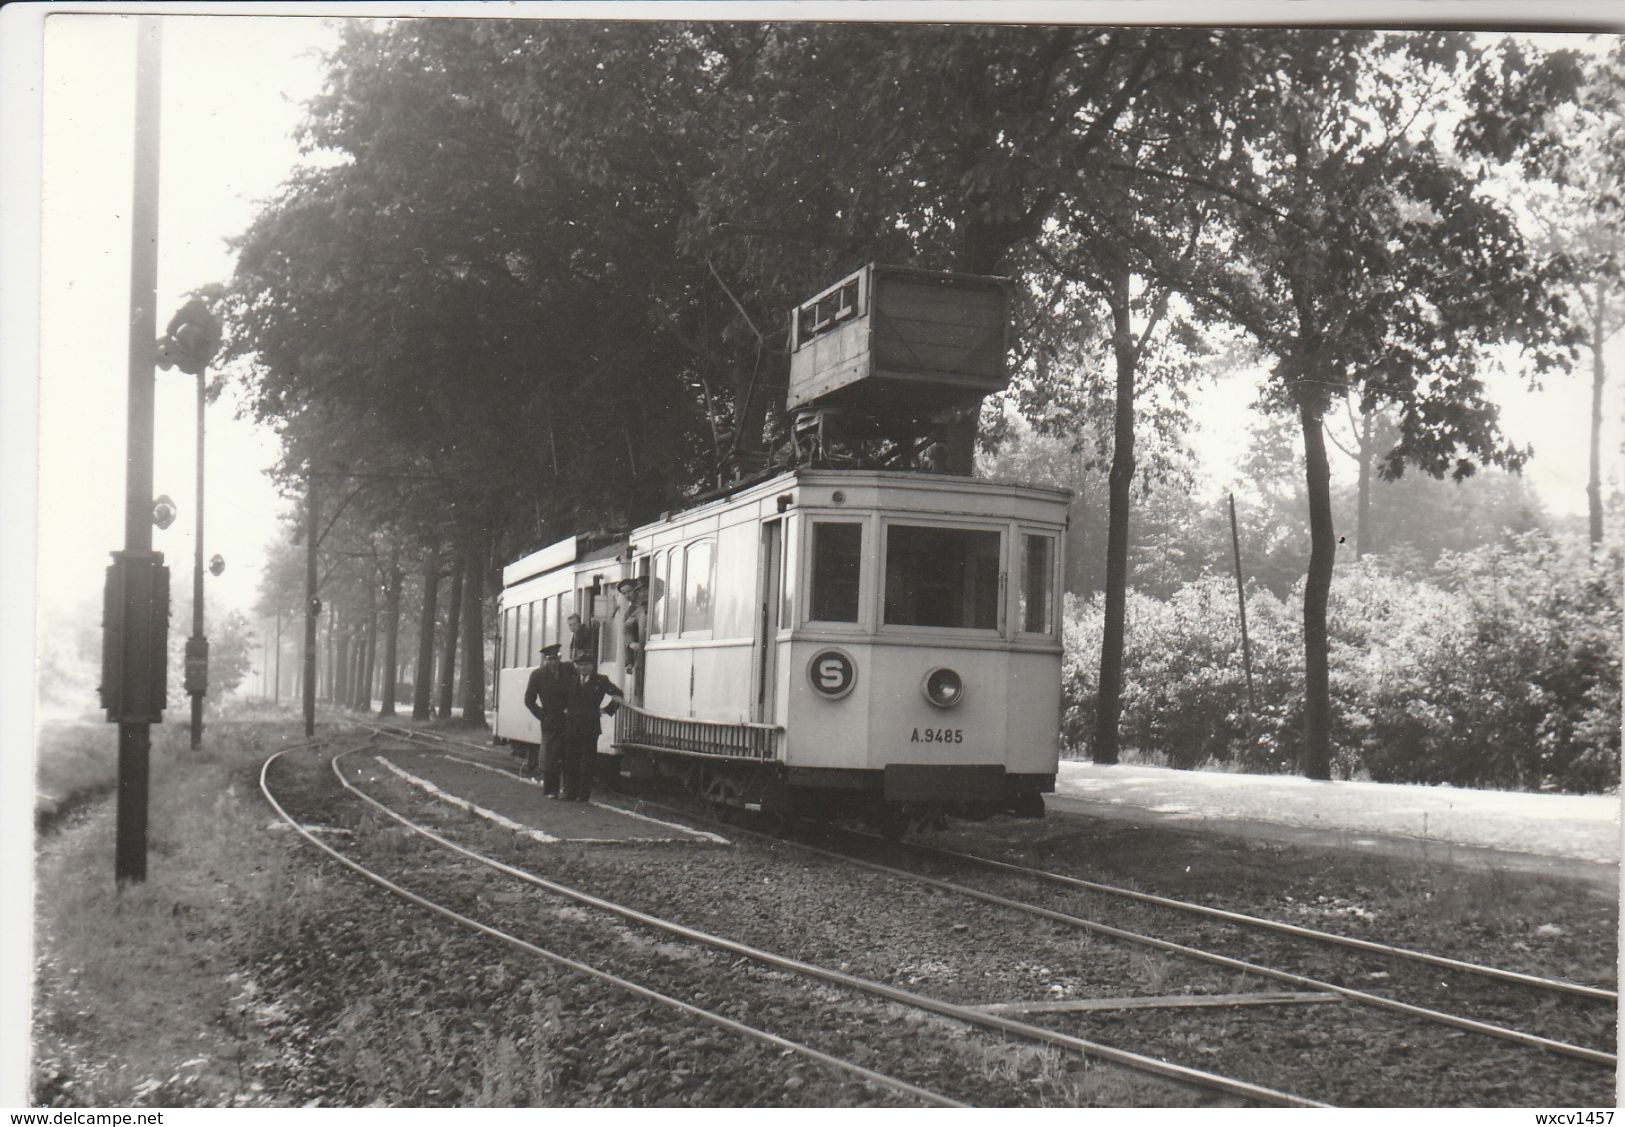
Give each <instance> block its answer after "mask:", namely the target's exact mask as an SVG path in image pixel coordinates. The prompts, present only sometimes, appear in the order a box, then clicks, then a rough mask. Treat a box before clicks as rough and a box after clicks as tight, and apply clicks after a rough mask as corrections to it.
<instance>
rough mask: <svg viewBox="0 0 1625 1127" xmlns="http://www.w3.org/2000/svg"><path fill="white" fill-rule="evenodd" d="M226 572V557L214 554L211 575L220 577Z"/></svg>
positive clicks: (210, 566)
mask: <svg viewBox="0 0 1625 1127" xmlns="http://www.w3.org/2000/svg"><path fill="white" fill-rule="evenodd" d="M225 570H226V560H225V557H223V556H221V555H220V553H219V552H216V553H215V554H214V556H213V558H212V559H210V560H209V574H210V575H219V574H220V573H221V572H222V571H225Z"/></svg>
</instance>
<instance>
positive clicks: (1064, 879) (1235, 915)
mask: <svg viewBox="0 0 1625 1127" xmlns="http://www.w3.org/2000/svg"><path fill="white" fill-rule="evenodd" d="M865 836H870V835H865ZM904 848H905V849H910V850H913V851H915V852H917V853H923V854H927V855H929V856H935V857H940V858H944V859H947V860H953V861H964V862H969V863H971V864H975V865H981V866H983V867H985V868H989V869H994V870H998V871H1000V872H1008V873H1015V874H1017V875H1019V876H1024V877H1029V878H1031V879H1033V880H1040V881H1046V882H1048V883H1051V884H1059V885H1065V886H1068V887H1073V888H1080V889H1083V890H1085V891H1087V892H1099V893H1102V894H1104V895H1108V896H1118V897H1122V898H1124V899H1128V900H1137V901H1140V902H1141V903H1145V904H1154V905H1156V906H1157V907H1159V908H1171V909H1174V910H1176V911H1181V912H1190V913H1192V914H1195V915H1201V916H1207V917H1209V918H1211V919H1216V920H1221V921H1223V922H1225V923H1232V924H1238V925H1242V926H1246V927H1256V928H1263V929H1265V930H1268V931H1276V932H1280V933H1281V934H1283V935H1290V936H1293V937H1295V938H1299V939H1311V940H1315V941H1316V942H1320V943H1331V944H1336V945H1340V946H1343V947H1352V948H1354V949H1356V950H1360V951H1369V952H1372V953H1373V954H1378V955H1387V956H1390V957H1393V958H1396V959H1406V960H1410V961H1412V962H1418V963H1426V964H1428V965H1430V966H1436V967H1442V968H1444V969H1446V970H1453V971H1460V972H1462V973H1465V974H1476V975H1479V976H1481V977H1484V978H1493V979H1497V980H1499V981H1502V982H1510V983H1516V984H1517V985H1519V986H1528V987H1532V988H1535V989H1539V990H1551V991H1556V992H1558V993H1564V994H1573V995H1576V996H1578V997H1582V998H1590V999H1594V1000H1597V1001H1602V1002H1609V1003H1611V1004H1614V1005H1618V1004H1619V993H1618V992H1617V991H1614V990H1608V989H1605V988H1603V987H1600V986H1591V985H1587V984H1585V983H1579V982H1571V981H1568V980H1567V979H1561V978H1543V977H1541V976H1540V975H1533V974H1524V973H1522V972H1520V971H1513V970H1504V969H1502V968H1500V967H1492V966H1486V965H1484V964H1481V963H1470V962H1466V961H1463V960H1461V959H1452V958H1450V957H1449V956H1448V955H1435V954H1432V953H1430V952H1428V951H1418V950H1415V949H1414V948H1409V947H1393V946H1389V945H1388V944H1386V943H1377V942H1375V941H1374V940H1369V939H1359V938H1356V937H1355V936H1352V935H1339V934H1337V933H1336V932H1330V931H1320V930H1318V929H1317V928H1312V927H1303V926H1300V925H1298V924H1289V923H1284V922H1282V921H1280V920H1271V919H1265V918H1264V917H1262V916H1249V915H1247V914H1245V913H1243V912H1232V911H1228V910H1227V909H1224V908H1214V907H1210V906H1209V905H1206V904H1196V903H1192V902H1191V901H1188V900H1175V899H1173V898H1171V897H1167V896H1158V895H1156V894H1155V893H1151V892H1140V891H1138V890H1137V889H1132V888H1123V887H1120V886H1118V885H1111V884H1101V883H1099V882H1098V881H1091V880H1085V879H1083V878H1081V877H1071V876H1067V875H1065V874H1064V873H1052V872H1049V871H1047V870H1044V869H1034V868H1031V867H1029V866H1027V865H1018V864H1015V863H1013V862H1010V861H1000V860H997V859H996V858H993V857H984V856H981V855H980V854H976V853H960V852H958V851H956V850H952V849H943V848H941V847H939V846H935V845H919V844H916V843H913V842H910V843H907V844H905V845H904Z"/></svg>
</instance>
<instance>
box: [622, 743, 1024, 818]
mask: <svg viewBox="0 0 1625 1127" xmlns="http://www.w3.org/2000/svg"><path fill="white" fill-rule="evenodd" d="M603 758H605V759H608V760H609V763H608V764H606V767H608V769H609V770H612V771H613V772H614V773H615V774H616V775H617V776H619V777H620V778H622V779H627V780H634V781H635V780H648V779H656V778H658V779H662V780H665V781H667V782H669V783H671V784H673V785H675V786H677V787H679V788H681V789H682V790H685V791H687V792H688V793H690V794H693V795H697V796H699V797H701V798H703V799H704V800H705V801H707V802H709V803H711V804H712V805H715V806H719V807H723V808H725V809H732V810H744V811H750V812H761V813H766V814H773V815H778V816H782V817H787V818H802V819H807V820H812V821H838V820H841V819H846V818H856V819H858V820H860V821H864V822H867V823H869V824H870V825H873V826H875V827H876V828H878V829H881V830H882V831H887V832H889V831H892V830H894V829H896V828H898V826H899V823H901V824H902V826H903V828H906V826H907V825H909V824H937V825H940V824H942V823H944V822H945V821H946V819H948V818H963V819H966V820H970V821H981V820H984V819H987V818H991V817H993V816H994V815H997V814H1004V815H1008V816H1011V817H1017V818H1042V817H1043V816H1044V795H1045V794H1046V793H1052V792H1053V791H1054V790H1055V776H1054V775H1044V774H1035V775H1016V774H1011V773H1009V772H1006V771H1005V769H1004V768H1003V767H1002V766H999V765H997V764H994V765H990V766H962V765H930V764H896V763H894V764H889V765H888V766H887V767H886V768H885V769H884V770H856V769H851V768H815V767H786V766H784V765H783V764H782V763H771V762H751V761H740V760H733V759H728V758H724V757H720V756H718V757H710V756H695V755H681V754H670V753H662V752H656V751H652V750H649V749H644V748H626V749H622V751H621V753H620V754H619V756H617V757H614V758H610V757H603ZM611 765H612V766H611Z"/></svg>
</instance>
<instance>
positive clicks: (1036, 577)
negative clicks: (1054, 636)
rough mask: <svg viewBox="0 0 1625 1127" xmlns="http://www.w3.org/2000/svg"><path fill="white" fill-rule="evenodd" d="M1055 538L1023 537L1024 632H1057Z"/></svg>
mask: <svg viewBox="0 0 1625 1127" xmlns="http://www.w3.org/2000/svg"><path fill="white" fill-rule="evenodd" d="M1054 624H1055V538H1054V537H1053V536H1034V535H1032V534H1031V533H1028V534H1027V535H1025V536H1023V537H1022V538H1021V629H1022V630H1023V631H1025V632H1026V633H1028V634H1051V633H1054V631H1055V625H1054Z"/></svg>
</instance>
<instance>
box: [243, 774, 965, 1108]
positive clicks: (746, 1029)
mask: <svg viewBox="0 0 1625 1127" xmlns="http://www.w3.org/2000/svg"><path fill="white" fill-rule="evenodd" d="M293 750H295V749H294V748H284V749H283V750H282V751H279V752H277V753H276V754H274V755H272V756H271V757H270V758H269V759H267V760H266V761H265V763H264V764H263V765H262V766H261V768H260V792H261V793H262V794H264V795H265V800H266V801H267V802H269V803H270V804H271V807H272V808H273V809H274V810H275V811H276V812H277V814H278V815H279V816H281V818H282V819H283V820H284V821H286V822H287V823H288V824H289V825H290V826H292V827H293V828H294V830H295V831H297V832H298V833H299V835H300V836H302V837H303V838H304V839H305V840H306V841H308V842H309V843H310V844H312V845H314V846H315V847H316V848H317V849H320V850H321V851H322V852H324V853H326V854H327V855H328V856H329V857H331V858H333V860H335V861H337V862H338V863H339V864H341V865H343V866H345V867H346V868H348V869H350V870H351V871H352V872H354V873H356V874H358V875H359V876H361V877H363V878H364V879H366V880H368V881H371V882H372V883H373V884H376V885H378V886H379V887H380V888H383V889H385V890H386V891H388V892H390V893H391V894H393V895H395V896H398V897H400V898H401V899H403V900H406V901H408V902H409V903H412V904H415V905H417V906H418V907H420V908H423V909H425V910H427V911H430V912H433V913H435V914H436V915H439V916H442V917H444V918H445V919H448V920H451V921H452V922H454V923H456V924H458V925H460V926H462V927H465V928H468V929H469V930H471V931H475V932H478V933H479V934H481V935H485V936H488V937H490V938H492V939H496V940H499V941H501V942H503V943H507V944H509V945H510V946H513V947H516V948H518V949H519V950H521V951H524V952H526V953H527V954H531V955H535V956H537V957H539V958H542V959H545V960H547V961H549V962H551V963H554V964H556V965H558V966H561V967H564V968H566V969H568V970H573V971H575V972H577V973H579V974H583V975H586V976H587V977H589V978H593V979H597V980H598V981H600V982H604V983H608V984H609V985H611V986H615V987H618V988H620V989H622V990H625V991H626V992H628V993H630V994H632V995H634V996H636V997H639V998H643V999H646V1000H648V1001H651V1002H656V1003H659V1004H660V1005H663V1006H667V1007H670V1008H672V1009H675V1010H678V1011H679V1012H681V1013H684V1014H687V1015H688V1016H690V1017H694V1018H698V1019H700V1020H701V1021H705V1022H709V1023H710V1024H712V1025H715V1026H718V1027H719V1028H722V1029H726V1030H728V1031H729V1032H732V1033H738V1034H741V1035H743V1036H745V1037H749V1038H751V1039H753V1040H756V1041H760V1042H762V1043H764V1044H766V1045H769V1046H771V1047H773V1048H775V1049H780V1050H785V1051H789V1052H793V1053H797V1054H799V1055H801V1056H803V1057H806V1058H807V1059H809V1060H812V1061H816V1062H817V1063H819V1064H823V1065H826V1066H828V1067H831V1068H834V1069H838V1070H840V1071H843V1072H847V1073H850V1074H852V1075H853V1076H855V1077H857V1078H858V1079H860V1080H863V1081H866V1082H869V1083H873V1084H878V1085H880V1086H881V1087H883V1088H889V1089H891V1090H892V1091H895V1092H899V1093H901V1094H903V1095H906V1096H910V1097H912V1098H914V1099H917V1100H919V1101H921V1102H922V1103H927V1104H931V1105H934V1106H937V1107H960V1108H962V1107H968V1106H970V1105H968V1104H963V1103H960V1102H958V1101H957V1100H953V1099H950V1098H948V1097H947V1096H943V1095H940V1094H938V1093H936V1092H932V1091H929V1090H927V1089H925V1088H920V1087H917V1086H916V1085H913V1084H910V1083H908V1082H907V1081H905V1080H899V1079H897V1078H896V1077H892V1076H887V1075H886V1074H884V1073H881V1072H876V1071H874V1070H873V1069H868V1068H864V1067H863V1066H862V1065H859V1064H854V1063H853V1062H851V1061H846V1060H842V1059H841V1058H839V1057H835V1056H831V1055H830V1054H828V1053H825V1052H822V1051H821V1050H818V1049H815V1048H813V1047H811V1046H810V1045H803V1044H801V1043H800V1042H797V1041H792V1040H790V1039H788V1038H785V1037H780V1036H779V1035H778V1034H776V1033H770V1032H768V1031H766V1030H763V1029H757V1028H755V1027H753V1026H749V1025H745V1024H743V1023H742V1022H738V1021H735V1020H734V1019H732V1018H730V1017H724V1016H723V1015H722V1014H718V1013H713V1012H712V1011H710V1010H707V1009H702V1008H701V1007H699V1006H695V1005H693V1004H692V1003H689V1002H685V1001H683V1000H682V999H680V998H673V997H671V996H670V995H666V994H662V993H660V992H659V991H657V990H652V989H650V988H649V987H647V986H642V985H639V984H638V983H636V982H632V981H630V980H628V979H624V978H621V977H620V976H619V975H615V974H611V973H610V972H608V971H604V970H600V969H598V968H597V967H594V966H591V965H589V964H587V963H583V962H579V961H577V960H575V959H572V958H570V957H569V956H567V955H561V954H559V953H558V952H556V951H550V950H548V949H547V948H545V947H539V946H537V945H536V944H534V943H531V942H529V941H528V940H525V939H521V938H520V937H518V936H516V935H512V934H510V933H508V932H506V931H503V930H502V929H500V928H495V927H492V926H490V925H489V924H483V923H481V922H480V921H478V920H476V919H472V918H471V917H469V916H465V915H463V914H462V913H460V912H457V911H455V910H453V909H451V908H447V907H445V906H444V905H442V904H438V903H436V902H434V901H432V900H430V899H428V898H427V897H424V896H420V895H418V894H417V893H415V892H413V891H411V890H410V889H407V888H403V887H402V886H400V885H398V884H396V883H395V882H393V881H391V880H390V879H389V878H388V877H385V876H383V875H382V874H380V873H376V872H374V871H372V870H371V869H369V868H367V867H366V866H365V865H362V864H361V863H360V862H358V861H355V860H353V859H352V858H349V857H346V856H345V855H344V854H342V853H340V852H339V851H338V850H337V849H334V848H333V847H332V846H331V845H328V844H327V843H326V842H325V841H322V840H320V839H319V838H317V837H316V836H315V835H314V834H312V833H311V832H310V831H309V830H307V829H305V827H304V826H302V825H300V824H299V822H298V820H297V819H295V818H294V817H292V816H291V815H290V814H289V813H288V812H287V810H286V809H284V807H283V806H282V804H281V803H280V802H278V801H277V800H276V798H275V796H273V795H272V794H271V790H270V785H269V782H268V774H269V772H270V768H271V764H272V763H273V762H275V761H276V760H277V759H279V758H281V756H283V755H284V754H286V753H287V752H289V751H293ZM340 754H341V755H348V754H350V752H343V753H340ZM338 758H340V756H335V757H334V762H335V764H336V763H337V760H338ZM336 770H337V767H336V766H335V771H336ZM340 780H341V781H343V776H342V775H340ZM345 785H346V786H349V783H348V782H346V783H345ZM351 789H352V790H354V789H355V788H353V787H351ZM356 793H357V794H360V792H359V791H356ZM362 797H363V798H365V797H367V796H365V795H362ZM369 801H370V800H369Z"/></svg>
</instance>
